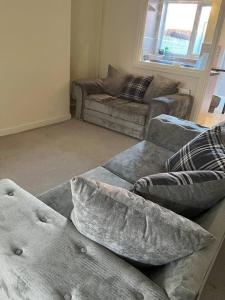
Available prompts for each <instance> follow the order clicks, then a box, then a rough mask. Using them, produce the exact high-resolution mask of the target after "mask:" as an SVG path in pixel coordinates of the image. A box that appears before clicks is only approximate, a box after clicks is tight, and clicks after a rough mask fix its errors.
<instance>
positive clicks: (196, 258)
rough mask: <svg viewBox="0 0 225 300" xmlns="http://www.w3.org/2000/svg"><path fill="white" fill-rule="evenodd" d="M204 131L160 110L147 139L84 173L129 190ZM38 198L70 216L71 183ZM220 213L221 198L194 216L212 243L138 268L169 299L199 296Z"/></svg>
mask: <svg viewBox="0 0 225 300" xmlns="http://www.w3.org/2000/svg"><path fill="white" fill-rule="evenodd" d="M204 130H206V128H205V127H201V126H199V125H196V124H194V123H192V122H189V121H184V120H180V119H177V118H175V117H172V116H168V115H161V116H159V117H156V118H154V119H152V121H151V123H150V130H149V133H148V137H147V140H145V141H142V142H140V143H138V144H136V145H135V146H133V147H131V148H129V149H127V150H126V151H124V152H122V153H120V154H118V155H117V156H115V157H114V158H112V159H111V160H110V161H108V162H106V163H105V164H104V165H103V166H99V167H97V168H95V169H93V170H90V171H88V172H87V173H85V174H83V176H86V177H89V178H92V179H95V180H100V181H103V182H106V183H109V184H111V185H115V186H119V187H123V188H125V189H128V190H131V189H132V187H133V184H134V182H135V181H136V180H137V179H139V178H140V177H142V176H145V175H149V174H155V173H159V172H163V171H164V162H165V161H166V160H167V159H168V158H169V157H170V156H172V154H173V153H175V152H176V151H177V150H178V149H180V148H181V147H182V146H183V145H184V144H186V143H187V142H188V141H189V140H191V139H192V138H194V137H195V136H197V135H198V134H199V133H201V132H203V131H204ZM39 199H41V200H42V201H43V202H45V203H46V204H47V205H49V206H50V207H52V208H53V209H54V210H56V211H58V212H59V213H60V214H62V215H63V216H65V217H66V218H68V219H69V218H70V213H71V210H72V208H73V206H72V201H71V190H70V184H69V182H66V183H64V184H62V185H60V186H58V187H56V188H54V189H52V190H50V191H48V192H46V193H44V194H42V195H40V196H39ZM224 213H225V200H223V201H221V202H220V203H219V204H218V205H217V206H215V207H214V208H212V209H210V210H209V211H207V212H206V213H205V214H203V215H202V216H200V217H199V218H198V219H196V220H195V221H196V222H197V223H199V224H200V225H201V226H202V227H204V228H205V229H207V230H208V231H209V232H211V233H212V234H213V235H214V236H215V237H216V241H215V242H214V243H213V244H212V245H211V246H209V247H208V248H206V249H204V250H201V251H199V252H196V253H194V254H192V255H191V256H188V257H186V258H184V259H181V260H178V261H175V262H173V263H170V264H168V265H165V266H162V267H157V268H154V269H151V268H149V269H144V270H142V271H143V272H144V273H145V275H147V276H148V277H149V278H150V279H151V280H152V281H154V282H155V283H157V284H158V285H159V286H160V287H161V288H163V289H164V290H165V291H166V293H167V295H168V297H169V299H171V300H194V299H201V291H202V289H203V287H204V284H205V282H206V279H207V277H208V275H209V273H210V270H211V267H212V265H213V263H214V261H215V258H216V256H217V254H218V252H219V249H220V246H221V244H222V241H223V239H224V236H225V226H224ZM109 299H110V298H109ZM147 299H151V298H147ZM201 300H204V299H201Z"/></svg>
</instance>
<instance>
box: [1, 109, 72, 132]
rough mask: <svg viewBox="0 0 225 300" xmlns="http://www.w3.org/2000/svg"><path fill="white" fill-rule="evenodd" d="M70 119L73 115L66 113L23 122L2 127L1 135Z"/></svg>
mask: <svg viewBox="0 0 225 300" xmlns="http://www.w3.org/2000/svg"><path fill="white" fill-rule="evenodd" d="M70 119H71V115H70V114H66V115H63V116H58V117H55V118H52V119H47V120H41V121H37V122H32V123H26V124H21V125H18V126H15V127H11V128H4V129H0V136H5V135H10V134H15V133H19V132H23V131H27V130H31V129H35V128H39V127H44V126H47V125H52V124H56V123H60V122H64V121H67V120H70Z"/></svg>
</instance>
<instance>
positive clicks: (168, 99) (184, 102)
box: [151, 94, 194, 120]
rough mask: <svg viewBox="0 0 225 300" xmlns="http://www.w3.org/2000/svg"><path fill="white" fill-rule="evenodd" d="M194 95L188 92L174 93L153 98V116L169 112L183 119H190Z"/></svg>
mask: <svg viewBox="0 0 225 300" xmlns="http://www.w3.org/2000/svg"><path fill="white" fill-rule="evenodd" d="M193 100H194V98H193V96H191V95H186V94H172V95H166V96H162V97H157V98H154V99H153V100H152V103H151V106H152V108H151V111H152V118H154V117H156V116H158V115H160V114H167V115H171V116H175V117H178V118H182V119H187V120H188V119H189V118H190V115H191V110H192V106H193Z"/></svg>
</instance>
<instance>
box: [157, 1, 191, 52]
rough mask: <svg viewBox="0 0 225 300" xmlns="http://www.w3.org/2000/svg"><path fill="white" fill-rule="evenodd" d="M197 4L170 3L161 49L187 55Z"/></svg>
mask: <svg viewBox="0 0 225 300" xmlns="http://www.w3.org/2000/svg"><path fill="white" fill-rule="evenodd" d="M196 11H197V4H191V3H190V4H188V3H169V4H168V9H167V13H166V21H165V27H164V31H163V36H162V43H161V47H160V48H161V49H162V50H163V51H164V52H165V53H170V54H176V55H187V53H188V47H189V44H190V40H191V34H192V30H193V26H194V21H195V15H196Z"/></svg>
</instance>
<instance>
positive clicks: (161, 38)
mask: <svg viewBox="0 0 225 300" xmlns="http://www.w3.org/2000/svg"><path fill="white" fill-rule="evenodd" d="M210 13H211V1H207V0H195V1H192V0H189V1H187V0H186V1H183V0H177V1H175V0H149V5H148V11H147V19H146V24H145V33H144V42H143V47H142V60H143V61H153V62H160V63H166V64H172V63H176V64H177V63H179V64H183V65H184V66H186V67H194V66H195V64H196V63H197V61H198V60H199V58H200V56H201V55H202V46H203V44H204V39H205V35H206V29H207V25H208V21H209V17H210Z"/></svg>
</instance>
